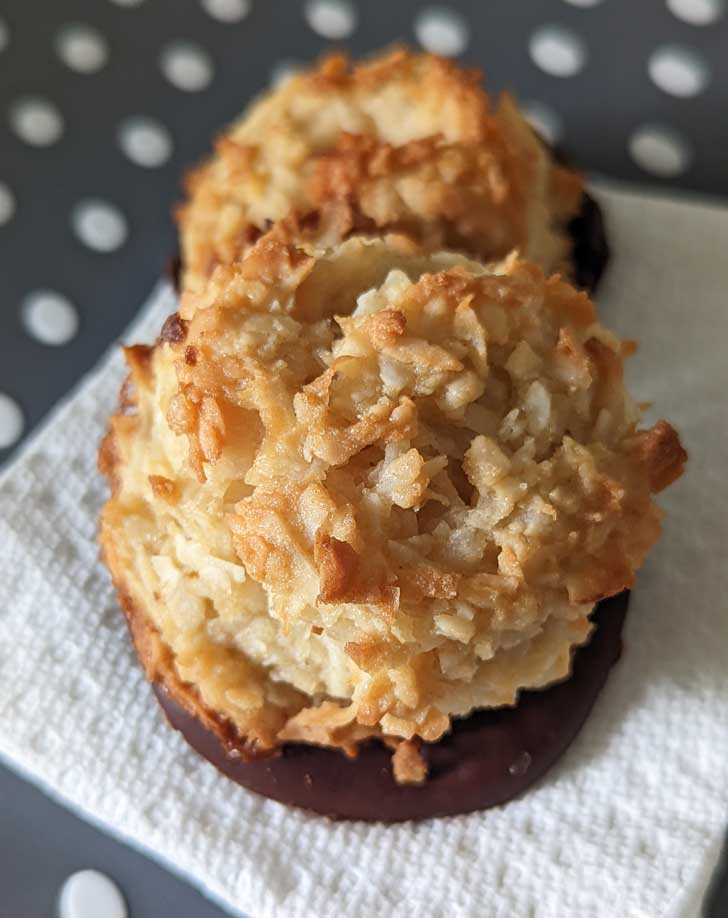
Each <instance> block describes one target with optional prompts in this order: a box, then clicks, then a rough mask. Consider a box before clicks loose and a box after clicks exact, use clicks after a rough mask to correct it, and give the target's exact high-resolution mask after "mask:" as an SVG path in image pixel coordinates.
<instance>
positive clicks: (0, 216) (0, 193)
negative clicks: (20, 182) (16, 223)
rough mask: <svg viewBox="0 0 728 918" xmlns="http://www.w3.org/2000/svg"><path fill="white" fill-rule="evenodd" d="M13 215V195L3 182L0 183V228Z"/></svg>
mask: <svg viewBox="0 0 728 918" xmlns="http://www.w3.org/2000/svg"><path fill="white" fill-rule="evenodd" d="M14 213H15V195H14V194H13V193H12V191H11V190H10V189H9V188H8V186H7V185H6V184H5V183H4V182H0V226H2V225H3V223H7V222H8V220H10V219H12V216H13V214H14Z"/></svg>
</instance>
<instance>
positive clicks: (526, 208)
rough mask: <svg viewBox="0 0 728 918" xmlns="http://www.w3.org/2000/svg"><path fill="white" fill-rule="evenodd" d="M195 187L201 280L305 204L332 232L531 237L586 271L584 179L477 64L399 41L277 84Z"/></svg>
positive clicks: (450, 238) (527, 243)
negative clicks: (484, 83)
mask: <svg viewBox="0 0 728 918" xmlns="http://www.w3.org/2000/svg"><path fill="white" fill-rule="evenodd" d="M187 191H188V200H187V202H186V203H185V204H184V205H183V206H182V207H181V208H180V209H179V212H178V222H179V229H180V240H181V252H182V262H183V268H184V273H183V286H185V287H187V288H189V289H193V290H197V291H200V290H201V289H202V287H203V286H204V281H205V279H206V278H207V277H208V276H209V275H210V274H211V273H212V271H213V270H214V268H215V267H216V266H217V265H219V264H230V263H232V262H234V261H235V260H237V259H239V258H240V257H241V255H242V254H243V253H244V252H245V251H246V250H247V248H249V247H250V245H251V244H252V243H253V242H254V241H255V240H256V239H257V238H258V236H260V235H261V233H262V231H263V230H265V229H266V228H267V227H268V226H269V225H270V221H275V220H278V219H282V218H284V217H286V216H288V215H289V213H291V212H292V211H294V212H295V211H297V212H298V213H299V215H300V216H304V215H306V214H308V213H309V212H312V211H323V212H324V215H325V222H326V224H327V229H328V233H329V239H330V241H332V242H335V241H337V240H341V239H343V238H345V237H346V236H347V235H348V234H350V233H352V232H354V231H366V232H373V233H381V232H388V231H393V230H395V231H398V232H406V233H408V234H409V235H411V236H412V237H413V238H414V239H416V240H417V241H419V242H420V243H422V244H425V245H427V246H428V247H429V248H430V249H431V250H436V249H441V248H449V249H455V250H458V251H462V252H464V253H465V254H467V255H471V256H473V257H476V258H478V259H486V260H488V259H493V258H500V257H503V256H505V255H507V254H508V253H509V252H510V251H511V250H512V249H514V248H518V249H519V250H520V251H521V253H522V254H523V256H524V257H527V258H529V259H531V260H533V261H536V262H538V263H539V264H541V265H542V266H543V267H544V269H545V270H546V271H547V272H549V271H552V270H556V269H560V270H564V271H565V272H566V273H572V269H573V265H572V263H571V259H570V255H571V250H572V240H571V238H570V236H569V234H568V232H567V225H568V224H569V222H570V221H571V220H572V218H574V217H575V216H576V215H577V213H578V211H579V209H580V206H581V203H582V192H583V188H582V182H581V179H580V177H579V176H578V175H576V174H575V173H574V172H573V171H571V170H569V169H566V168H563V167H562V166H559V165H557V164H556V163H555V162H554V160H553V158H552V156H551V154H550V152H549V151H548V150H547V149H546V147H545V146H544V145H543V144H542V143H541V141H540V140H539V139H538V138H537V137H536V135H535V134H534V132H533V131H532V129H531V128H530V127H529V125H528V124H527V123H526V121H525V119H524V117H523V115H522V114H521V113H520V112H519V110H518V108H517V106H516V105H515V103H514V101H513V100H512V99H511V98H510V96H508V95H506V94H504V95H503V96H501V97H500V99H499V100H498V102H497V105H496V106H495V107H492V106H491V103H490V100H489V98H488V96H487V95H486V93H485V92H484V91H483V89H482V88H481V86H480V75H479V74H478V73H477V72H475V71H465V70H462V69H460V68H458V67H456V66H455V65H454V64H453V63H451V62H449V61H446V60H445V59H443V58H440V57H436V56H434V55H430V54H411V53H408V52H406V51H404V50H396V51H394V52H390V53H388V54H385V55H383V56H379V57H376V58H373V59H371V60H370V61H367V62H365V63H363V64H360V65H358V66H353V67H352V66H350V64H349V62H348V61H347V59H346V58H345V57H344V56H343V55H340V54H337V55H333V56H330V57H328V58H326V59H324V60H323V61H322V62H321V63H320V64H319V65H318V66H317V67H315V68H314V69H313V70H310V71H308V72H305V73H303V74H302V75H299V76H295V77H293V78H291V79H289V80H288V81H287V82H285V83H284V84H283V85H282V86H281V87H279V88H277V89H274V90H273V91H271V92H269V93H267V94H265V95H263V96H262V97H261V98H260V99H258V100H257V101H256V102H254V103H253V105H252V106H251V107H250V108H249V109H248V111H247V112H246V113H245V114H244V115H243V116H242V118H241V119H240V120H239V121H238V122H237V123H235V124H234V125H233V126H232V127H231V128H230V129H229V130H228V131H227V132H226V133H225V134H223V135H222V136H221V137H220V138H219V139H218V141H217V144H216V148H215V155H214V156H213V157H212V159H211V160H210V161H209V162H207V163H205V164H204V165H203V166H201V167H200V168H198V169H197V170H196V171H194V172H193V173H191V174H190V176H189V177H188V181H187Z"/></svg>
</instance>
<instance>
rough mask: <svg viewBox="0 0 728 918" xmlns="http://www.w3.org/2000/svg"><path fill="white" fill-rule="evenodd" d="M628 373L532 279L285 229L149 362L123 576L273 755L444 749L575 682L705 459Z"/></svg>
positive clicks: (210, 687) (144, 369) (121, 467)
mask: <svg viewBox="0 0 728 918" xmlns="http://www.w3.org/2000/svg"><path fill="white" fill-rule="evenodd" d="M624 350H625V348H624V346H623V344H622V342H620V341H619V340H618V339H617V338H615V336H614V335H612V334H611V333H609V332H608V331H607V330H605V329H604V328H603V327H602V326H601V325H600V324H599V322H598V321H597V319H596V315H595V311H594V307H593V305H592V303H591V302H590V301H589V299H588V298H587V296H586V295H585V294H584V293H581V292H577V291H576V290H574V289H573V288H572V287H571V286H570V285H569V284H567V283H566V282H565V281H563V280H562V279H561V278H559V277H558V276H554V277H550V278H548V277H546V276H545V275H544V274H543V272H542V271H541V269H540V268H538V267H537V266H534V265H532V264H528V263H526V262H523V261H521V260H519V259H518V258H516V257H515V256H514V257H509V258H508V259H506V260H505V261H504V262H502V263H500V264H495V265H491V266H489V267H483V266H480V265H478V264H475V263H473V262H469V261H467V259H465V258H463V257H461V256H458V255H453V254H450V253H440V254H430V255H428V254H423V253H422V252H420V251H417V250H415V249H414V248H413V247H412V245H411V243H409V242H408V241H407V240H406V239H402V238H398V237H390V238H388V239H380V240H372V239H363V238H357V237H354V238H352V239H350V240H348V241H347V242H345V243H343V244H341V245H339V246H337V247H335V248H333V249H323V250H316V249H315V248H313V247H311V246H307V247H306V248H301V247H298V246H296V245H293V244H292V243H291V242H290V240H288V239H287V238H286V234H285V232H281V230H280V228H277V229H276V230H274V231H272V232H271V233H269V234H268V235H267V236H265V237H264V238H262V239H261V240H260V241H259V242H258V243H257V244H256V245H255V246H254V247H253V248H252V249H251V251H250V253H249V254H248V256H247V257H246V258H245V260H244V261H242V262H239V263H237V264H234V265H230V266H221V267H218V268H217V269H216V271H215V272H214V273H213V276H212V278H211V279H210V282H209V284H208V286H207V287H206V289H205V290H204V292H202V293H200V294H194V293H190V292H188V293H186V294H185V296H184V297H183V300H182V304H181V308H180V315H179V316H175V317H174V318H173V319H172V320H170V321H169V322H168V323H167V324H166V325H165V329H164V331H163V334H162V340H161V341H160V343H159V345H158V346H157V347H156V348H155V349H154V351H153V352H151V353H147V352H144V354H143V355H142V356H141V357H140V354H139V353H138V352H130V363H131V366H132V372H133V375H134V384H135V389H136V395H135V407H134V409H133V413H132V414H131V415H130V414H124V415H121V416H119V417H117V418H116V419H115V420H114V421H112V433H113V437H114V450H115V452H114V455H115V457H116V458H115V462H114V463H113V465H114V472H115V475H116V493H115V496H114V497H113V499H112V501H111V502H110V504H109V505H108V507H107V509H106V511H105V517H104V542H105V546H106V550H107V555H110V556H112V557H113V558H116V562H114V561H113V560H112V562H111V566H112V569H114V566H116V574H117V579H118V580H123V581H124V583H125V585H126V588H127V590H128V591H129V592H130V593H131V594H133V595H134V596H135V602H136V604H137V605H140V606H142V607H143V608H144V609H145V610H146V614H147V615H148V617H149V619H150V620H151V621H152V622H153V624H154V627H155V628H156V629H158V631H159V633H160V634H161V638H162V640H163V642H164V643H165V645H166V646H168V647H169V648H171V653H172V656H173V658H174V659H175V661H176V662H175V666H176V671H177V673H178V674H179V676H180V678H182V679H183V680H186V682H187V683H188V684H193V685H194V686H195V690H196V691H197V692H198V693H199V696H200V697H201V699H202V701H203V702H204V704H205V705H207V706H208V708H209V707H212V708H213V709H214V710H215V711H216V712H218V713H219V714H221V715H223V716H224V717H225V718H227V719H228V720H230V721H231V722H232V723H234V724H235V725H236V727H237V728H238V730H239V731H240V733H241V734H242V735H244V736H251V737H253V738H254V739H255V741H256V742H258V743H259V744H262V745H271V744H275V743H276V742H281V741H285V740H291V739H303V740H305V741H309V742H320V743H327V744H331V745H342V746H344V747H345V748H350V747H351V746H352V744H354V743H355V742H356V741H357V740H358V739H361V738H362V737H363V736H367V735H372V734H376V735H385V736H387V737H390V738H395V741H401V740H407V741H409V740H411V739H412V738H416V737H422V738H425V739H436V738H437V737H439V736H440V735H442V733H443V732H444V731H445V730H447V728H448V725H449V721H450V717H452V716H456V715H462V714H466V713H467V712H469V711H470V710H471V709H473V708H475V707H483V706H493V705H502V704H511V703H513V702H514V701H515V700H516V697H517V693H518V691H519V690H520V689H521V688H523V687H526V686H538V685H544V684H548V683H549V682H550V681H553V680H554V679H557V678H562V677H563V676H565V675H567V674H568V671H569V667H570V657H571V651H572V648H573V647H574V646H575V645H576V644H579V643H581V642H582V641H584V640H585V639H586V638H587V636H588V634H589V629H590V622H589V618H588V616H589V613H590V611H591V609H592V605H593V604H594V603H595V602H597V601H598V600H600V599H602V598H604V597H607V596H610V595H613V594H615V593H617V592H619V591H621V590H623V589H624V588H626V587H629V586H631V585H632V584H633V583H634V577H635V571H636V570H637V568H638V567H639V566H640V564H641V563H642V562H643V560H644V558H645V555H646V553H647V551H648V550H649V548H650V546H651V545H652V543H653V542H654V541H655V540H656V538H657V536H658V534H659V529H660V524H659V520H660V513H659V511H658V509H657V507H656V506H655V504H654V503H653V502H652V498H651V494H652V492H653V491H657V490H660V489H661V488H662V487H665V486H666V485H667V484H669V483H670V482H671V481H672V480H674V478H676V477H677V476H678V475H679V474H680V473H681V471H682V466H683V463H684V460H685V453H684V451H683V450H682V447H681V446H680V443H679V440H678V438H677V435H676V434H675V432H674V430H673V429H672V428H671V427H670V426H669V425H668V424H666V423H665V422H660V424H658V425H657V426H656V427H654V428H652V429H651V430H640V429H639V428H638V423H639V410H638V408H637V406H636V405H635V403H634V402H633V401H632V399H631V398H630V397H629V395H628V394H627V392H626V391H625V388H624V385H623V380H622V363H623V354H624ZM411 751H412V750H411V749H410V747H407V748H406V750H405V751H403V752H401V753H400V754H399V759H398V761H399V763H400V767H401V768H402V769H404V771H405V772H406V771H407V767H408V766H407V765H406V763H408V762H409V763H410V764H411V763H412V755H411ZM418 767H419V766H418ZM413 768H414V766H413ZM403 773H404V772H403Z"/></svg>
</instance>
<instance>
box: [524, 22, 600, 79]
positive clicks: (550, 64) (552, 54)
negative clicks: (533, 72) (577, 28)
mask: <svg viewBox="0 0 728 918" xmlns="http://www.w3.org/2000/svg"><path fill="white" fill-rule="evenodd" d="M528 50H529V52H530V54H531V59H532V60H533V62H534V63H535V64H536V66H537V67H540V68H541V70H543V71H544V72H545V73H548V74H550V75H551V76H556V77H570V76H574V74H576V73H578V72H579V71H580V70H581V69H582V67H583V66H584V64H585V63H586V57H587V53H586V46H585V44H584V42H583V41H582V40H581V38H579V36H578V35H577V34H576V33H575V32H572V31H571V30H570V29H565V28H563V27H562V26H551V25H549V26H543V27H542V28H540V29H537V30H536V31H535V32H534V33H533V35H532V36H531V39H530V41H529V43H528Z"/></svg>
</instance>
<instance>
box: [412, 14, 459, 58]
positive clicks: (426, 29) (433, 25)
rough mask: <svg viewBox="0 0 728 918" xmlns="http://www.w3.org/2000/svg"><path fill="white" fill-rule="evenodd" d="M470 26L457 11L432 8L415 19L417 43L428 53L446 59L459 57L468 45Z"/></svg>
mask: <svg viewBox="0 0 728 918" xmlns="http://www.w3.org/2000/svg"><path fill="white" fill-rule="evenodd" d="M469 31H470V30H469V29H468V24H467V22H466V21H465V19H464V18H463V17H462V16H461V15H460V13H457V12H456V11H455V10H450V9H446V8H445V7H431V8H429V9H426V10H423V11H422V12H421V13H420V14H419V16H418V17H417V19H415V35H416V36H417V41H418V42H419V43H420V44H421V45H422V47H423V48H425V49H426V50H427V51H431V52H432V53H433V54H442V55H443V56H444V57H457V55H458V54H462V53H463V51H464V50H465V48H466V47H467V45H468V39H469V37H470V36H469Z"/></svg>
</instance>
